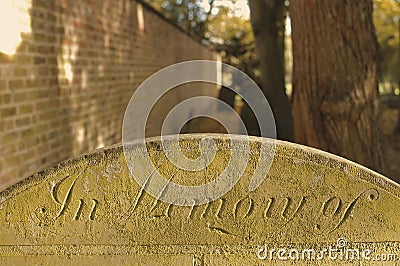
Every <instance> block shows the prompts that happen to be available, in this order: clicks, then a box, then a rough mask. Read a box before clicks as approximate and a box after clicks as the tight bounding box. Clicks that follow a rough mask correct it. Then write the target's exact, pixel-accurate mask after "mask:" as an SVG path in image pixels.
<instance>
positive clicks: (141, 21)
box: [136, 3, 144, 32]
mask: <svg viewBox="0 0 400 266" xmlns="http://www.w3.org/2000/svg"><path fill="white" fill-rule="evenodd" d="M136 9H137V19H138V27H139V30H140V31H142V32H143V31H144V14H143V6H142V4H141V3H137V4H136Z"/></svg>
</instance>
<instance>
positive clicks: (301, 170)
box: [0, 134, 400, 265]
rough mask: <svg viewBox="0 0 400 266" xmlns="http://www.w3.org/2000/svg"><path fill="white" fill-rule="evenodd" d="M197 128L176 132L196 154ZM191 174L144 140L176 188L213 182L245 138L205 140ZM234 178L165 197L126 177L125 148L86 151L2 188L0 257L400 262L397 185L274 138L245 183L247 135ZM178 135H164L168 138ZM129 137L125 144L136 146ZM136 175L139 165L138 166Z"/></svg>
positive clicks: (254, 148)
mask: <svg viewBox="0 0 400 266" xmlns="http://www.w3.org/2000/svg"><path fill="white" fill-rule="evenodd" d="M204 136H205V135H202V134H193V135H181V136H180V140H179V145H180V147H181V149H182V152H184V154H185V155H186V156H187V157H188V158H192V159H195V158H196V157H198V156H199V153H200V151H199V150H200V148H199V145H200V144H199V143H200V140H201V139H202V138H203V137H204ZM207 137H211V138H212V139H213V141H214V143H215V147H216V153H215V156H214V157H213V160H212V162H211V163H210V164H209V165H208V166H207V167H206V168H204V169H202V170H199V171H189V170H182V169H178V168H177V167H175V166H174V165H173V164H172V163H171V162H169V161H168V158H167V157H166V155H165V151H163V146H162V145H161V140H160V138H151V139H147V140H146V147H147V150H148V151H147V152H148V154H149V156H150V158H151V161H152V162H153V163H154V164H155V165H157V171H158V172H159V173H160V174H161V175H162V176H164V177H165V178H166V179H168V178H170V179H171V178H172V177H173V178H174V182H176V183H182V184H184V183H185V182H186V183H190V184H191V185H199V184H201V183H202V182H209V181H210V180H213V179H215V178H217V176H218V175H219V174H221V172H222V171H223V170H224V168H225V166H226V163H227V161H228V159H227V158H229V157H230V156H231V155H232V154H231V151H232V147H231V146H230V145H231V142H230V139H231V138H234V139H236V142H235V143H236V144H235V145H238V144H237V143H239V144H240V143H241V142H245V141H246V138H244V137H234V136H231V137H229V136H228V135H210V134H207ZM249 140H250V142H249V144H250V152H249V158H246V159H247V163H246V164H245V165H246V168H245V169H244V172H243V175H242V176H241V178H240V180H239V181H238V182H237V183H236V185H235V186H234V187H233V188H232V189H231V190H230V191H229V192H227V193H226V194H224V195H222V196H221V197H220V198H218V199H216V200H214V201H212V202H209V203H205V204H202V205H196V204H193V205H192V206H189V205H188V206H179V205H174V204H169V203H167V202H164V201H162V200H160V198H157V197H153V196H151V195H149V194H148V193H147V192H146V187H145V186H142V187H141V186H139V185H138V183H137V182H136V180H135V179H134V178H133V177H132V175H131V173H130V171H129V169H128V166H127V163H126V160H125V156H124V151H123V147H122V146H113V147H109V148H106V149H102V150H97V151H95V152H93V153H91V154H87V155H83V156H80V157H77V158H74V159H71V160H68V161H65V162H63V163H60V164H58V165H56V166H54V167H52V168H50V169H48V170H45V171H43V172H40V173H38V174H36V175H34V176H32V177H30V178H28V179H26V180H24V181H22V182H20V183H18V184H16V185H14V186H13V187H11V188H9V189H7V190H5V191H3V192H1V193H0V264H1V265H7V264H10V265H14V264H19V263H24V264H27V263H29V264H82V265H87V264H93V263H96V264H110V263H118V265H120V264H121V265H264V264H271V263H273V264H277V263H278V262H279V265H282V264H285V263H286V264H288V265H293V264H296V265H297V264H299V265H302V264H304V265H306V264H309V263H313V264H321V265H327V264H328V265H336V264H337V265H339V264H342V263H343V262H347V263H352V264H355V265H365V264H368V265H369V264H372V263H377V264H376V265H381V264H379V263H381V262H382V261H386V262H390V263H392V264H388V265H393V264H396V263H399V262H398V261H397V262H396V259H397V260H399V259H400V219H399V218H400V188H399V185H397V184H396V183H394V182H392V181H390V180H389V179H387V178H385V177H383V176H381V175H379V174H377V173H374V172H372V171H370V170H368V169H366V168H364V167H362V166H360V165H357V164H355V163H352V162H350V161H347V160H345V159H342V158H340V157H337V156H334V155H331V154H328V153H325V152H322V151H319V150H316V149H312V148H308V147H304V146H300V145H297V144H292V143H287V142H282V141H276V152H275V156H274V159H273V163H272V166H271V169H270V171H269V172H268V174H267V176H266V177H265V179H264V180H263V182H262V183H261V185H260V186H259V187H257V188H256V189H255V190H253V191H249V189H248V187H249V183H250V181H251V177H252V175H253V172H254V169H255V167H256V164H257V162H258V159H259V156H260V153H259V152H260V150H261V149H262V148H263V145H265V142H263V141H262V139H261V138H256V137H250V138H249ZM168 141H170V142H174V141H176V140H175V139H173V138H170V139H168V138H167V139H166V143H168ZM142 148H143V147H141V146H140V145H139V144H138V143H136V142H133V143H132V144H130V146H129V150H130V151H131V152H135V151H138V152H139V150H140V152H143V151H142V150H141V149H142ZM139 170H140V169H139Z"/></svg>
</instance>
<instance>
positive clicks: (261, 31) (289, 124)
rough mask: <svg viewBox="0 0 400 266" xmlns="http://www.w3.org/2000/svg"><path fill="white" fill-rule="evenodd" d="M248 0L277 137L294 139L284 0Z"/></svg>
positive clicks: (264, 87)
mask: <svg viewBox="0 0 400 266" xmlns="http://www.w3.org/2000/svg"><path fill="white" fill-rule="evenodd" d="M249 4H250V10H251V24H252V27H253V32H254V37H255V40H256V46H257V52H258V56H259V59H260V72H261V79H260V80H261V84H262V90H263V92H264V94H265V96H266V97H267V99H268V102H269V104H270V106H271V109H272V112H273V114H274V117H275V123H276V127H277V136H278V138H279V139H283V140H293V139H294V133H293V118H292V114H291V107H290V102H289V99H288V97H287V95H286V92H285V73H284V65H283V64H284V57H283V56H284V53H283V52H284V51H283V47H282V43H283V39H282V38H284V31H283V27H284V19H285V17H284V1H282V0H250V1H249ZM280 27H281V28H280ZM280 33H281V34H280Z"/></svg>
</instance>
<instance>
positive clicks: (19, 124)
mask: <svg viewBox="0 0 400 266" xmlns="http://www.w3.org/2000/svg"><path fill="white" fill-rule="evenodd" d="M15 124H16V126H17V127H25V126H29V125H30V124H31V118H30V117H24V118H20V119H17V120H15Z"/></svg>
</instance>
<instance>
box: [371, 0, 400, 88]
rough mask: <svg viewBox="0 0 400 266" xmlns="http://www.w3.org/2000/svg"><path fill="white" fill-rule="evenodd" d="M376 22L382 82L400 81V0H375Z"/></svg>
mask: <svg viewBox="0 0 400 266" xmlns="http://www.w3.org/2000/svg"><path fill="white" fill-rule="evenodd" d="M374 24H375V28H376V34H377V38H378V42H379V46H380V53H381V82H396V83H400V56H399V52H400V51H399V50H400V43H399V33H400V32H399V31H400V0H375V1H374Z"/></svg>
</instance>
